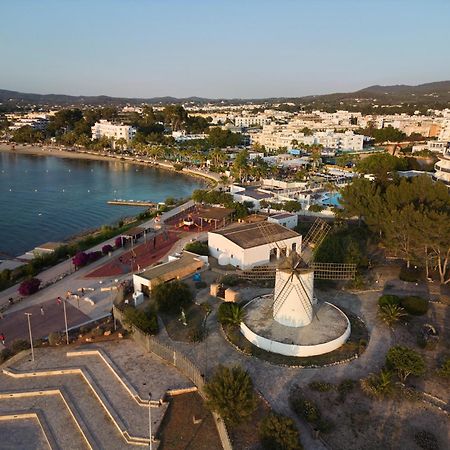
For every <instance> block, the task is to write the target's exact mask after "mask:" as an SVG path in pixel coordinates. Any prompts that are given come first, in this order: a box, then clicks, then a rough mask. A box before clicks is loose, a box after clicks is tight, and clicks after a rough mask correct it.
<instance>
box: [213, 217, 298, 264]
mask: <svg viewBox="0 0 450 450" xmlns="http://www.w3.org/2000/svg"><path fill="white" fill-rule="evenodd" d="M276 244H278V246H277V245H276ZM301 245H302V236H301V235H300V234H298V233H296V232H295V231H293V230H290V229H288V228H285V227H283V226H281V225H278V224H276V223H262V224H261V223H245V224H233V225H230V226H228V227H226V228H222V229H221V230H217V231H210V232H209V233H208V247H209V254H210V255H211V256H213V257H214V258H217V260H218V262H219V264H220V265H228V264H231V265H232V266H234V267H237V268H240V269H251V268H252V267H255V266H259V265H264V264H267V263H269V262H270V261H271V260H274V259H277V258H280V257H282V256H284V255H289V254H290V252H291V251H296V250H300V248H301Z"/></svg>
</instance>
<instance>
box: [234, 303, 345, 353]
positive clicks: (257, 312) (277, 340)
mask: <svg viewBox="0 0 450 450" xmlns="http://www.w3.org/2000/svg"><path fill="white" fill-rule="evenodd" d="M272 307H273V294H268V295H264V296H261V297H256V298H254V299H253V300H251V301H250V302H249V303H247V305H245V307H244V311H245V313H246V314H245V319H244V322H242V323H241V326H240V328H241V332H242V334H243V335H244V336H245V337H246V338H247V339H248V340H249V341H250V342H251V343H252V344H254V345H256V346H257V347H259V348H262V349H263V350H266V351H269V352H272V353H279V354H281V355H286V356H315V355H322V354H324V353H328V352H331V351H333V350H336V349H337V348H339V347H340V346H341V345H342V344H344V343H345V341H346V340H347V339H348V338H349V336H350V332H351V327H350V321H349V320H348V318H347V316H346V315H345V314H344V313H343V312H342V311H341V310H340V309H339V308H337V307H336V306H334V305H332V304H331V303H327V302H325V303H322V304H321V305H319V306H318V309H316V314H315V315H314V318H313V321H312V322H311V323H310V324H309V325H307V326H304V327H288V326H285V325H282V324H280V323H278V322H277V321H276V320H274V318H273V311H272Z"/></svg>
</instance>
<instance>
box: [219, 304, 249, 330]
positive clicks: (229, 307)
mask: <svg viewBox="0 0 450 450" xmlns="http://www.w3.org/2000/svg"><path fill="white" fill-rule="evenodd" d="M244 316H245V313H244V310H243V309H242V307H241V306H239V305H236V304H235V303H222V305H220V308H219V314H218V320H219V322H220V323H221V324H222V325H232V326H238V325H239V324H240V323H241V322H242V321H243V320H244Z"/></svg>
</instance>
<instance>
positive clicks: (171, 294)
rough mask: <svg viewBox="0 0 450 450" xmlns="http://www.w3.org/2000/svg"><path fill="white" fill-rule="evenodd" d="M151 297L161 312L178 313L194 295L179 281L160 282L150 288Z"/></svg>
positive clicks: (188, 303)
mask: <svg viewBox="0 0 450 450" xmlns="http://www.w3.org/2000/svg"><path fill="white" fill-rule="evenodd" d="M152 299H154V300H155V302H156V304H157V305H158V309H159V310H160V311H162V312H166V313H171V314H179V313H180V309H181V308H183V307H185V306H188V305H190V304H191V303H192V301H193V299H194V295H193V294H192V292H191V290H190V289H189V286H188V285H187V284H186V283H183V282H181V281H171V282H169V283H160V284H158V285H157V286H155V287H154V288H153V289H152Z"/></svg>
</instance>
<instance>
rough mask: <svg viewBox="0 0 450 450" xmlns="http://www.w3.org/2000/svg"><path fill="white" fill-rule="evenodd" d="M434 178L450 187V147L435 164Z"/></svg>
mask: <svg viewBox="0 0 450 450" xmlns="http://www.w3.org/2000/svg"><path fill="white" fill-rule="evenodd" d="M434 168H435V169H436V173H435V174H434V178H435V179H436V180H438V181H442V182H443V183H445V184H446V185H447V186H449V187H450V148H447V149H446V150H445V151H444V153H443V155H442V157H441V159H440V160H439V161H438V162H437V163H436V164H435V166H434Z"/></svg>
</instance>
